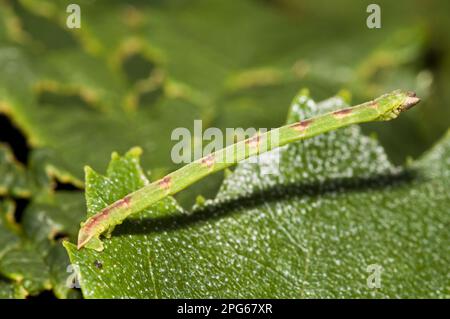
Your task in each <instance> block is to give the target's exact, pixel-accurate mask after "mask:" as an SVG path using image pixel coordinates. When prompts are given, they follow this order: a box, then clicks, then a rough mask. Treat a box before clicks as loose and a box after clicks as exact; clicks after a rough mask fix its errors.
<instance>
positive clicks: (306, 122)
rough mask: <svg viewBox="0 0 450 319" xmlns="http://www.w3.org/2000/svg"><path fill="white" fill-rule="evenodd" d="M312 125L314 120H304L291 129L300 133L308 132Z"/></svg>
mask: <svg viewBox="0 0 450 319" xmlns="http://www.w3.org/2000/svg"><path fill="white" fill-rule="evenodd" d="M311 123H312V120H304V121H300V122H297V123H294V124H292V125H291V127H292V128H293V129H294V130H296V131H298V132H303V131H304V130H306V128H307V127H308V126H309V125H310V124H311Z"/></svg>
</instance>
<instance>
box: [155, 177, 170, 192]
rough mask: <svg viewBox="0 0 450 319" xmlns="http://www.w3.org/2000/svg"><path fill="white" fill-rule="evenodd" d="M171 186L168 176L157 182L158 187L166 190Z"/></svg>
mask: <svg viewBox="0 0 450 319" xmlns="http://www.w3.org/2000/svg"><path fill="white" fill-rule="evenodd" d="M171 184H172V179H171V178H170V177H169V176H166V177H164V178H163V179H161V180H160V181H159V182H158V185H159V187H161V188H162V189H164V190H168V189H169V188H170V186H171Z"/></svg>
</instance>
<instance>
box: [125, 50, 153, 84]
mask: <svg viewBox="0 0 450 319" xmlns="http://www.w3.org/2000/svg"><path fill="white" fill-rule="evenodd" d="M156 67H157V65H156V63H154V62H153V61H151V60H150V59H149V58H147V57H145V56H144V55H143V54H141V53H133V54H131V55H128V56H127V57H125V59H124V61H123V63H122V69H123V71H124V72H125V74H126V76H127V78H128V80H129V81H130V82H131V83H135V82H137V81H139V80H143V79H146V78H148V77H150V76H151V75H152V73H153V71H154V70H155V69H156Z"/></svg>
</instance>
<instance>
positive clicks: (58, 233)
mask: <svg viewBox="0 0 450 319" xmlns="http://www.w3.org/2000/svg"><path fill="white" fill-rule="evenodd" d="M0 204H1V207H0V213H1V219H0V247H1V249H0V278H5V280H8V281H6V282H5V283H4V285H2V287H3V288H2V287H0V294H5V297H6V296H7V295H8V294H9V295H10V297H11V296H12V295H11V293H13V292H14V293H15V294H16V295H17V296H19V295H20V296H23V297H24V296H26V295H37V294H39V293H40V292H42V291H44V290H52V291H53V293H54V294H55V295H56V296H57V297H58V298H69V297H76V296H77V294H78V293H77V292H76V291H74V290H73V289H71V288H69V287H68V286H67V279H68V277H69V275H70V272H68V266H69V265H70V261H69V259H68V256H67V253H66V252H65V250H64V248H63V247H62V245H61V240H60V239H59V237H65V238H71V239H75V238H76V232H77V227H76V225H78V224H79V223H80V221H81V219H82V218H83V213H84V212H85V209H84V205H83V204H82V196H81V194H77V193H75V192H66V193H65V192H61V191H59V192H57V193H55V194H52V195H48V197H43V196H41V197H40V198H39V199H34V200H33V201H32V202H31V203H30V204H28V206H27V207H26V208H25V211H24V213H23V217H22V222H21V224H16V223H15V220H14V209H15V207H14V202H13V201H11V200H7V201H2V202H0ZM8 287H9V288H8ZM13 288H14V289H13ZM8 291H10V293H8Z"/></svg>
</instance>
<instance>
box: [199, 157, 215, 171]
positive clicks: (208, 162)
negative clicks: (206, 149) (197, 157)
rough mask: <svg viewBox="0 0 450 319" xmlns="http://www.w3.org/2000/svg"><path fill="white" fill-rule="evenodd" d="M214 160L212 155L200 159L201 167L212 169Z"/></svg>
mask: <svg viewBox="0 0 450 319" xmlns="http://www.w3.org/2000/svg"><path fill="white" fill-rule="evenodd" d="M214 162H215V159H214V155H212V154H209V155H208V156H206V157H204V158H202V165H204V166H206V167H208V168H212V167H213V165H214Z"/></svg>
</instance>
